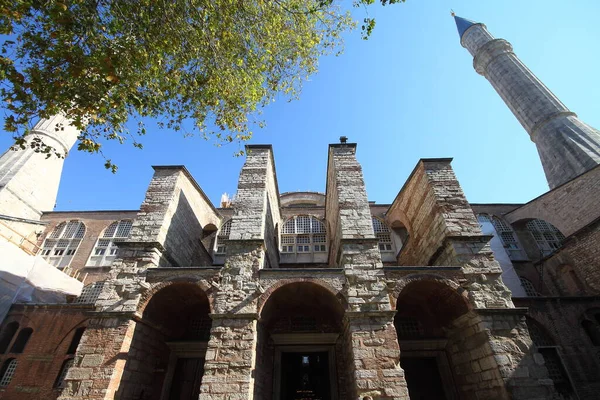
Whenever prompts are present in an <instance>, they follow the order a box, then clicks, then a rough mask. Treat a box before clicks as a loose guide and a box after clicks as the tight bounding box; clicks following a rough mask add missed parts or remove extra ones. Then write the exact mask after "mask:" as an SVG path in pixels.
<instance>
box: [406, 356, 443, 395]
mask: <svg viewBox="0 0 600 400" xmlns="http://www.w3.org/2000/svg"><path fill="white" fill-rule="evenodd" d="M400 365H401V366H402V369H404V376H405V377H406V384H407V385H408V394H409V395H410V398H411V400H445V399H446V395H445V394H444V386H443V385H442V379H441V377H440V371H439V368H438V365H437V361H436V359H435V358H432V357H427V358H421V357H406V358H401V359H400Z"/></svg>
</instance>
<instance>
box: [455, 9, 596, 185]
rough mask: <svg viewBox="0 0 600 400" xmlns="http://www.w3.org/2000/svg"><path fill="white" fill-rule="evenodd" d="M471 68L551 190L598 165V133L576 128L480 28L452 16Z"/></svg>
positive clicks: (505, 46)
mask: <svg viewBox="0 0 600 400" xmlns="http://www.w3.org/2000/svg"><path fill="white" fill-rule="evenodd" d="M454 20H455V22H456V27H457V29H458V34H459V36H460V43H461V45H462V46H463V47H465V48H466V49H467V50H469V53H471V55H472V56H473V67H474V68H475V70H476V71H477V73H479V74H480V75H483V76H484V77H485V78H486V79H487V80H488V81H489V82H490V83H491V84H492V86H493V87H494V89H496V92H498V94H499V95H500V97H502V100H504V102H505V103H506V105H507V106H508V107H509V108H510V110H511V111H512V112H513V114H514V115H515V117H517V119H518V120H519V122H520V123H521V125H523V127H524V128H525V130H527V132H528V133H529V136H530V138H531V140H532V141H533V142H534V143H535V144H536V146H537V150H538V153H539V155H540V158H541V161H542V166H543V167H544V172H545V174H546V179H547V180H548V185H549V186H550V188H551V189H553V188H555V187H556V186H559V185H561V184H563V183H565V182H567V181H569V180H571V179H573V178H575V177H576V176H577V175H579V174H582V173H584V172H586V171H588V170H590V169H592V168H594V167H595V166H597V165H598V164H600V131H598V130H597V129H595V128H593V127H591V126H589V125H587V124H586V123H584V122H582V121H581V120H580V119H579V118H577V115H576V114H575V113H573V112H571V111H570V110H569V109H568V108H567V107H566V106H565V105H564V104H563V103H562V102H561V101H560V100H559V99H558V98H557V97H556V96H555V95H554V94H553V93H552V92H551V91H550V90H549V89H548V88H547V87H546V86H545V85H544V84H543V83H542V82H541V81H540V80H539V79H538V78H537V77H536V76H535V75H534V74H533V73H532V72H531V71H530V70H529V69H528V68H527V67H526V66H525V64H523V63H522V62H521V60H520V59H519V58H518V57H517V56H516V55H515V53H513V49H512V46H511V44H510V43H509V42H507V41H506V40H504V39H496V38H494V37H493V36H492V35H491V34H490V33H489V32H488V30H487V28H486V27H485V25H483V24H481V23H477V22H473V21H469V20H467V19H464V18H461V17H457V16H456V15H454Z"/></svg>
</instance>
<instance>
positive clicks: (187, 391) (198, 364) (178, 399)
mask: <svg viewBox="0 0 600 400" xmlns="http://www.w3.org/2000/svg"><path fill="white" fill-rule="evenodd" d="M203 368H204V360H203V359H201V358H180V359H178V360H177V366H176V367H175V374H174V375H173V383H172V384H171V393H170V395H169V400H195V399H197V398H198V397H199V396H200V383H201V381H202V373H203V372H204V371H203Z"/></svg>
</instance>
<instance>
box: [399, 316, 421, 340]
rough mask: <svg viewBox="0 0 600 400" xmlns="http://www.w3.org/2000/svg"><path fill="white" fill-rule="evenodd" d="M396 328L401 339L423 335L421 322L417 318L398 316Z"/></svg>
mask: <svg viewBox="0 0 600 400" xmlns="http://www.w3.org/2000/svg"><path fill="white" fill-rule="evenodd" d="M396 330H397V332H398V337H399V338H400V339H416V338H419V337H421V336H422V335H423V329H422V328H421V324H420V323H419V321H418V320H417V319H416V318H410V317H398V318H396Z"/></svg>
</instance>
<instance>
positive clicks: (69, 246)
mask: <svg viewBox="0 0 600 400" xmlns="http://www.w3.org/2000/svg"><path fill="white" fill-rule="evenodd" d="M84 236H85V225H84V224H83V222H81V221H69V222H62V223H60V224H58V225H57V226H56V227H55V228H54V230H53V231H52V233H51V234H50V235H49V236H48V238H46V240H45V241H44V244H43V245H42V250H41V255H42V256H43V257H44V259H45V260H46V261H48V263H50V264H51V265H54V266H55V267H56V268H59V269H63V268H65V267H67V266H69V264H70V262H71V259H72V258H73V256H74V255H75V252H76V251H77V248H78V247H79V244H80V243H81V241H82V239H83V237H84Z"/></svg>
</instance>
